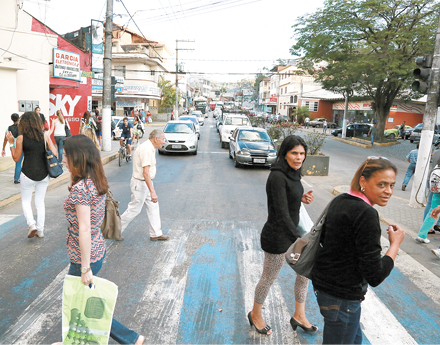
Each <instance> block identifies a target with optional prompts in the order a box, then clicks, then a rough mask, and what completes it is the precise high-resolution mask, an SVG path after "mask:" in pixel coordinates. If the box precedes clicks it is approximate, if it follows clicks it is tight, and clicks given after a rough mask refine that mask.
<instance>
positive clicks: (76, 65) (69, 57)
mask: <svg viewBox="0 0 440 345" xmlns="http://www.w3.org/2000/svg"><path fill="white" fill-rule="evenodd" d="M53 76H54V77H55V78H62V79H70V80H76V81H81V64H80V56H79V54H76V53H72V52H69V51H66V50H61V49H57V48H54V49H53Z"/></svg>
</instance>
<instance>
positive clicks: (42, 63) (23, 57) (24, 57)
mask: <svg viewBox="0 0 440 345" xmlns="http://www.w3.org/2000/svg"><path fill="white" fill-rule="evenodd" d="M0 49H1V50H3V51H5V52H8V53H9V54H12V55H15V56H18V57H20V58H22V59H25V60H29V61H32V62H36V63H39V64H41V65H45V66H47V65H48V64H49V63H44V62H40V61H37V60H32V59H29V58H28V57H26V56H22V55H18V54H15V53H13V52H11V51H9V50H7V49H3V48H0Z"/></svg>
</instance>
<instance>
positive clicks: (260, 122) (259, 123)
mask: <svg viewBox="0 0 440 345" xmlns="http://www.w3.org/2000/svg"><path fill="white" fill-rule="evenodd" d="M249 119H250V120H251V123H252V127H260V128H264V129H266V128H267V126H268V123H267V122H266V120H264V119H262V118H259V117H256V116H251V117H250V118H249Z"/></svg>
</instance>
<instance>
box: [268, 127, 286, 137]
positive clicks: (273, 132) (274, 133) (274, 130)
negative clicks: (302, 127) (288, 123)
mask: <svg viewBox="0 0 440 345" xmlns="http://www.w3.org/2000/svg"><path fill="white" fill-rule="evenodd" d="M266 130H267V133H268V134H269V135H270V137H271V138H272V140H275V139H281V137H282V135H283V132H282V130H281V128H279V127H278V126H267V128H266Z"/></svg>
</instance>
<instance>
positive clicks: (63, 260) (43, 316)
mask: <svg viewBox="0 0 440 345" xmlns="http://www.w3.org/2000/svg"><path fill="white" fill-rule="evenodd" d="M379 150H380V149H377V151H379ZM377 151H376V149H372V150H369V151H368V152H367V150H364V149H360V148H357V147H352V146H348V145H346V144H343V143H340V142H337V141H333V140H331V139H329V140H327V142H326V144H325V146H324V149H323V152H324V153H326V154H329V155H330V156H331V159H330V174H329V176H326V177H304V178H303V183H304V188H305V190H306V191H308V190H310V189H313V190H314V194H315V201H314V202H313V203H312V204H311V205H308V206H307V209H308V211H309V213H310V215H311V217H312V219H316V217H317V216H318V215H319V213H320V212H321V211H322V209H323V208H324V207H325V205H326V204H327V203H328V202H329V201H330V200H331V198H332V197H333V196H332V194H331V192H332V190H333V188H334V187H335V186H338V185H347V184H349V183H350V180H351V176H352V175H353V174H354V172H355V170H356V168H357V166H358V165H359V164H360V163H361V162H362V161H363V160H364V159H365V158H366V156H368V155H370V154H374V155H376V154H378V152H377ZM390 153H391V154H392V151H390ZM382 155H384V154H382ZM390 156H391V155H390ZM391 157H393V158H394V159H393V161H394V162H395V163H396V164H397V165H398V168H399V170H400V172H401V173H400V174H399V177H398V184H399V183H401V181H402V180H403V175H404V172H405V170H406V167H407V163H406V162H405V160H404V157H403V158H401V157H400V156H399V155H394V156H391ZM131 164H132V163H131V162H130V163H126V162H124V163H123V164H122V166H121V167H119V166H118V165H117V161H114V162H111V163H109V164H107V165H106V166H105V171H106V175H107V178H108V180H109V183H110V187H111V190H112V192H113V195H114V197H115V198H116V199H117V200H119V201H120V211H121V213H122V212H123V211H124V210H125V209H126V207H127V204H128V202H129V200H130V190H129V180H130V177H131V171H132V166H131ZM157 171H158V173H157V176H156V178H155V179H154V184H155V188H156V191H157V194H158V196H159V203H160V208H161V218H162V225H163V231H164V233H166V234H168V235H170V237H171V238H170V240H169V241H167V242H150V241H149V237H148V230H147V223H146V222H147V217H146V213H145V212H144V211H143V212H142V213H141V214H140V215H139V216H138V217H137V218H136V219H135V220H134V221H133V222H132V223H131V224H130V225H129V227H128V228H127V230H126V231H125V232H124V234H123V236H124V238H125V240H124V241H123V242H113V241H107V243H106V245H107V255H106V259H105V262H104V265H103V268H102V270H101V272H100V274H99V276H101V277H103V278H106V279H109V280H111V281H113V282H114V283H116V284H117V285H118V287H119V295H118V301H117V307H116V310H115V318H117V319H118V320H119V321H121V322H122V323H124V324H126V325H127V326H129V327H130V328H133V329H134V330H136V331H138V332H139V333H141V334H143V335H145V336H146V339H147V341H146V343H148V344H151V343H157V344H159V343H160V344H173V343H179V344H180V343H186V344H208V343H209V344H226V343H228V344H229V343H234V344H245V343H246V344H257V343H258V344H260V343H268V344H269V343H270V344H272V343H273V344H281V343H282V344H287V343H289V344H292V343H294V344H299V343H301V344H312V343H320V342H321V341H322V332H321V331H319V332H317V334H315V335H308V334H306V333H304V332H302V331H301V330H299V331H298V333H297V334H296V333H294V332H292V330H291V328H290V325H289V323H288V321H289V318H290V315H293V306H294V293H293V284H294V276H295V275H294V273H293V271H292V270H291V269H290V268H289V267H287V265H286V266H284V267H283V269H282V270H281V273H280V277H279V279H278V280H277V282H276V283H275V284H274V285H273V287H272V289H271V292H270V294H269V296H268V299H267V302H266V304H265V309H264V315H265V317H266V320H267V323H268V324H270V325H271V326H272V328H273V329H274V334H273V335H272V336H270V337H265V336H262V335H259V334H257V333H256V332H255V331H254V330H252V329H250V328H249V323H248V322H247V318H246V314H247V312H248V311H249V310H250V309H251V307H252V303H253V291H254V288H255V285H256V283H257V281H258V279H259V277H260V275H261V271H262V260H263V254H262V251H261V249H260V245H259V234H260V231H261V228H262V226H263V224H264V222H265V220H266V217H267V209H266V193H265V182H266V179H267V176H268V174H269V169H261V168H254V167H250V168H248V167H245V168H239V169H237V168H235V167H234V164H233V162H232V160H230V159H229V158H228V150H227V149H221V148H220V143H219V138H218V134H217V132H216V129H215V126H214V120H213V119H211V118H210V119H208V120H207V122H206V123H205V125H204V126H203V127H201V139H200V142H199V152H198V155H197V156H193V155H174V154H173V155H166V156H163V155H160V156H159V155H158V156H157ZM67 193H68V192H67V186H61V187H59V188H56V189H54V190H51V191H49V192H48V193H47V197H46V230H45V233H46V236H45V237H44V238H43V239H38V238H34V239H31V240H28V239H27V238H26V234H27V229H26V228H27V227H26V224H25V220H24V217H23V216H22V211H21V206H20V205H19V204H18V205H14V206H12V207H9V208H7V209H5V210H3V211H2V212H1V213H0V220H1V222H2V224H1V225H0V238H1V242H0V259H1V260H2V262H3V265H2V266H1V268H0V276H1V277H2V279H1V281H0V291H2V294H1V298H0V311H1V313H2V315H3V318H2V319H0V343H2V344H3V343H20V344H46V343H51V342H54V341H60V340H61V296H62V281H63V277H64V275H65V274H66V269H67V266H68V263H69V262H68V257H67V253H66V247H65V238H66V237H65V236H66V226H67V225H66V220H65V217H64V211H63V207H62V205H63V201H64V199H65V197H66V196H67ZM402 193H403V192H401V191H400V192H399V191H398V190H396V194H398V195H399V194H402ZM402 195H403V194H402ZM406 197H408V195H406ZM384 244H385V245H386V241H385V242H384ZM415 246H417V245H415V244H413V243H411V244H410V241H409V240H408V248H413V247H414V248H415ZM417 260H419V261H417ZM426 282H429V283H430V284H431V283H432V284H437V285H436V286H437V287H438V286H439V283H440V279H439V272H438V271H435V270H433V269H431V270H429V269H427V268H426V265H424V263H423V258H422V259H420V258H419V257H412V256H410V255H407V254H404V253H403V254H401V255H399V264H397V263H396V269H395V270H394V271H393V273H392V275H391V276H390V277H389V278H388V279H387V281H385V282H384V283H383V284H382V285H381V286H380V287H378V288H376V289H374V292H373V291H372V290H371V291H370V292H369V295H368V298H367V301H365V302H364V303H363V316H362V326H363V331H364V335H365V336H364V343H371V344H385V343H426V344H428V343H438V342H439V341H438V339H439V338H440V336H439V335H440V325H439V321H438V320H439V319H440V318H439V316H440V315H439V305H440V297H438V296H435V295H433V294H431V293H430V291H431V290H426V289H425V288H424V285H427V283H426ZM307 314H308V317H309V319H310V320H311V322H313V323H316V324H317V325H318V327H319V328H320V329H321V330H322V327H323V321H322V318H321V316H320V314H319V311H318V307H317V304H316V301H315V299H314V295H313V291H312V288H311V286H310V287H309V295H308V301H307Z"/></svg>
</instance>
